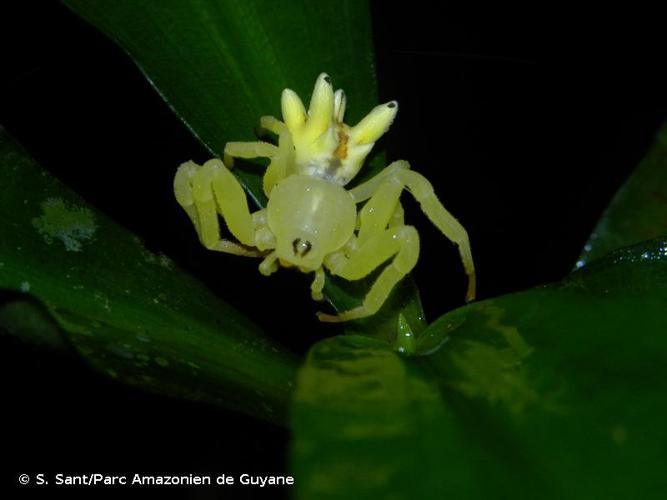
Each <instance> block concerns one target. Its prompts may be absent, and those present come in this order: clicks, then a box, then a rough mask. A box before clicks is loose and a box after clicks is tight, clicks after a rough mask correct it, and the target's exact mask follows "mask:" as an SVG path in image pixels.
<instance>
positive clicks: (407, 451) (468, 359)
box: [292, 238, 667, 498]
mask: <svg viewBox="0 0 667 500" xmlns="http://www.w3.org/2000/svg"><path fill="white" fill-rule="evenodd" d="M665 304H667V241H666V240H665V239H664V238H663V239H658V240H654V241H652V242H649V243H647V244H644V245H640V246H637V247H631V248H629V249H623V250H619V251H617V252H615V253H614V254H612V255H611V256H610V257H608V258H606V259H602V260H599V261H597V262H596V263H593V264H590V265H589V266H586V268H584V269H582V270H581V271H578V272H575V273H573V274H572V275H571V276H570V277H568V278H566V279H565V280H563V281H562V282H561V283H558V284H554V285H550V286H547V287H544V288H538V289H535V290H529V291H526V292H522V293H517V294H512V295H507V296H503V297H499V298H496V299H492V300H487V301H483V302H479V303H475V304H471V305H469V306H467V307H464V308H461V309H459V310H456V311H453V312H451V313H449V314H447V315H445V316H443V317H442V318H440V319H439V320H438V321H436V322H435V323H433V324H432V325H431V326H430V327H429V328H428V329H427V330H425V331H424V332H423V333H422V335H421V336H420V338H419V339H418V350H419V351H420V353H421V355H419V356H415V357H409V358H401V357H399V356H398V355H397V354H395V353H393V352H391V350H390V349H389V348H388V347H387V346H382V345H381V344H379V343H371V342H370V341H368V340H364V339H356V338H354V339H353V340H341V339H336V340H328V341H325V342H323V343H320V344H319V345H317V346H315V347H314V348H313V349H312V350H311V353H310V355H309V357H308V362H307V364H306V365H305V367H303V368H302V370H301V373H300V375H299V377H298V381H299V383H298V386H297V391H296V403H295V406H294V408H293V422H294V425H295V432H296V439H295V444H294V448H293V451H292V457H293V461H294V467H295V469H296V470H297V471H299V472H300V473H301V474H302V475H303V476H304V477H302V482H301V488H302V489H301V497H302V498H349V497H351V496H354V497H355V498H380V497H391V498H517V497H519V498H629V497H636V496H638V495H639V496H647V495H650V494H652V493H655V492H657V491H664V488H665V486H666V485H667V484H666V480H665V478H664V474H663V470H662V464H663V463H665V460H667V451H666V450H667V440H666V439H665V437H664V432H663V422H664V421H665V419H666V418H667V401H666V400H665V396H664V394H665V393H664V380H665V379H667V337H665V335H664V333H665V332H666V331H667V315H665ZM436 386H437V389H436V388H435V387H436ZM371 484H372V485H373V487H371V486H369V485H371ZM357 492H359V493H360V494H357ZM361 493H363V494H361Z"/></svg>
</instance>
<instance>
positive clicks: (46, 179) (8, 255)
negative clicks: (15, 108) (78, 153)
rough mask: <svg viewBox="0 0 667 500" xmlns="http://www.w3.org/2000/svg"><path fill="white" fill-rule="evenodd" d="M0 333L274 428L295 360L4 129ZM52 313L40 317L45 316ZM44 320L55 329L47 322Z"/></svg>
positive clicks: (0, 150)
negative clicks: (71, 352)
mask: <svg viewBox="0 0 667 500" xmlns="http://www.w3.org/2000/svg"><path fill="white" fill-rule="evenodd" d="M0 184H2V187H3V196H2V197H1V198H0V234H2V238H1V239H0V289H1V288H4V289H10V290H16V291H20V292H22V293H23V294H26V295H27V294H30V295H31V296H33V297H35V298H36V299H37V300H38V301H39V302H41V303H42V304H44V306H45V311H42V312H41V313H36V312H35V307H36V306H35V305H34V304H33V305H30V303H26V302H25V301H21V300H17V298H16V297H13V298H12V300H4V301H3V303H2V304H0V326H2V327H3V329H4V330H5V331H8V332H9V333H14V334H16V335H19V336H22V338H24V339H26V340H27V341H30V342H40V343H47V344H56V345H60V344H62V342H60V340H62V339H59V333H58V331H60V333H61V334H62V335H63V336H64V338H66V343H68V344H70V345H71V346H73V347H74V348H75V349H76V351H77V352H78V353H79V354H80V355H81V356H83V358H84V359H85V360H86V361H87V362H88V363H89V364H90V365H91V366H92V367H94V368H95V369H97V370H99V371H101V372H103V373H105V374H107V375H108V376H110V377H112V378H114V379H118V380H120V381H123V382H126V383H129V384H132V385H135V386H139V387H141V388H144V389H147V390H150V391H154V392H158V393H163V394H168V395H172V396H179V397H184V398H188V399H194V400H201V401H206V402H210V403H214V404H218V405H222V406H224V407H228V408H233V409H236V410H239V411H243V412H246V413H249V414H251V415H255V416H258V417H262V418H266V419H269V420H272V421H281V420H282V419H283V416H284V413H285V409H286V406H287V403H288V399H289V397H290V392H291V389H290V387H291V385H292V379H293V376H294V373H295V360H294V359H293V357H292V356H291V355H290V354H288V353H286V352H285V351H284V350H283V349H282V348H281V347H280V346H278V345H276V344H275V343H273V342H272V341H271V340H269V339H268V338H267V337H266V336H265V335H264V334H263V333H262V332H261V331H259V329H258V328H257V327H256V326H255V325H253V324H252V323H251V322H250V321H249V320H248V319H246V318H245V317H244V316H243V315H241V314H240V313H238V312H237V311H235V310H234V309H232V308H231V307H230V306H229V305H227V304H225V303H224V302H222V301H220V300H219V299H217V298H216V297H214V296H213V295H212V294H211V293H210V292H209V291H208V290H207V289H206V288H205V287H204V286H203V285H201V284H200V283H199V282H197V281H196V280H194V279H193V278H191V277H190V276H189V275H188V274H186V273H184V272H183V271H181V270H180V269H179V268H178V267H177V266H176V265H175V264H174V263H173V262H172V261H171V260H170V259H169V258H168V257H167V256H165V255H161V254H154V253H152V252H150V251H148V250H147V249H146V248H145V247H144V246H143V245H142V243H141V241H140V240H139V238H137V237H136V236H133V235H132V234H130V233H129V232H128V231H127V230H125V229H124V228H122V227H120V226H119V225H117V224H115V223H114V222H113V221H111V220H110V219H109V218H107V217H106V216H104V215H103V214H101V213H99V212H97V211H96V210H95V209H94V208H92V207H90V206H89V205H87V204H86V203H85V202H84V201H83V200H82V199H81V198H79V197H78V196H77V195H76V194H74V193H73V192H72V191H70V190H68V189H67V188H65V187H64V186H63V185H62V184H60V183H59V182H58V181H56V180H55V179H53V178H52V177H51V176H50V175H49V174H48V173H47V172H46V171H44V170H42V169H41V168H40V167H39V166H38V165H37V164H36V163H35V162H34V161H33V160H32V159H31V158H29V157H28V155H27V154H26V153H25V152H24V151H23V150H22V149H21V148H19V147H18V146H17V145H16V144H15V143H14V142H13V141H12V140H11V139H10V138H9V137H8V136H7V135H6V133H5V132H4V131H1V130H0ZM47 313H48V314H47ZM48 315H50V316H51V317H52V320H48Z"/></svg>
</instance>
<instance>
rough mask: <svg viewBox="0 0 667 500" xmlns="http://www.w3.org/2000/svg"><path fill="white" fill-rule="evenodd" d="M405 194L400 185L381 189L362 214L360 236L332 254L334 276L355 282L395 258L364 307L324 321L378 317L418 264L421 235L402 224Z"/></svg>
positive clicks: (330, 263)
mask: <svg viewBox="0 0 667 500" xmlns="http://www.w3.org/2000/svg"><path fill="white" fill-rule="evenodd" d="M402 190H403V186H402V185H401V184H400V183H399V182H382V183H380V184H379V185H377V186H376V189H375V192H374V193H373V195H372V197H371V199H370V200H369V201H368V203H366V205H365V206H364V207H363V208H362V209H361V211H360V213H359V232H358V236H357V237H356V239H354V240H352V241H351V242H350V244H348V245H347V248H346V249H343V250H341V251H339V252H336V253H334V254H332V255H331V256H330V257H329V258H328V259H327V260H326V261H325V265H326V266H327V268H328V269H329V270H330V272H331V274H334V275H337V276H340V277H342V278H344V279H346V280H350V281H352V280H358V279H361V278H363V277H365V276H367V275H368V274H370V273H371V272H372V271H373V270H374V269H376V268H377V267H379V266H380V265H381V264H382V263H384V262H386V261H387V260H388V259H390V258H392V257H394V258H393V260H392V261H391V262H390V263H389V264H388V265H387V266H386V267H385V268H384V269H383V270H382V273H380V276H378V278H377V280H376V281H375V283H373V285H372V286H371V288H370V290H369V291H368V293H367V294H366V297H364V300H363V303H362V305H361V306H359V307H357V308H355V309H350V310H349V311H344V312H342V313H340V314H338V315H330V314H323V313H318V318H319V319H320V321H327V322H338V321H349V320H351V319H358V318H364V317H366V316H370V315H372V314H375V313H376V312H377V311H378V310H379V309H380V307H381V306H382V304H384V302H385V300H387V297H388V296H389V293H390V292H391V290H392V289H393V288H394V286H395V285H396V284H397V283H398V282H399V281H400V280H401V279H403V278H404V277H405V275H406V274H408V273H409V272H410V271H411V270H412V268H414V267H415V264H417V259H418V258H419V235H418V234H417V230H416V229H415V228H414V227H412V226H405V225H403V224H402V218H403V208H402V207H401V204H400V202H399V198H400V196H401V191H402ZM387 226H389V227H387ZM346 253H347V255H346Z"/></svg>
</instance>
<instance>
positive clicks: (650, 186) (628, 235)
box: [577, 125, 667, 267]
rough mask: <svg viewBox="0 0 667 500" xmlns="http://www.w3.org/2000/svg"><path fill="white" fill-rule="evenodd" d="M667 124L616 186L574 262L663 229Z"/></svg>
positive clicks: (665, 218)
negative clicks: (629, 174) (639, 161)
mask: <svg viewBox="0 0 667 500" xmlns="http://www.w3.org/2000/svg"><path fill="white" fill-rule="evenodd" d="M665 172H667V125H663V127H662V129H661V130H660V131H658V134H657V137H656V140H655V143H654V144H653V147H652V148H651V149H650V151H649V152H648V153H647V155H646V157H645V158H644V159H643V160H642V162H641V163H640V164H639V166H638V167H637V169H636V170H635V171H634V172H633V173H632V175H631V176H630V178H629V179H628V180H627V181H626V182H625V184H624V185H623V186H622V187H621V189H619V191H618V192H617V193H616V195H615V196H614V199H613V200H612V201H611V204H610V205H609V207H608V208H607V210H606V211H605V212H604V214H603V215H602V218H601V219H600V221H599V222H598V224H597V226H596V227H595V229H594V230H593V233H592V234H591V237H590V239H589V240H588V242H587V243H586V245H585V247H584V251H583V252H582V254H581V256H580V258H579V261H578V262H577V266H579V267H581V266H582V265H584V264H586V263H588V262H590V261H592V260H595V259H597V258H600V257H603V256H605V255H606V254H607V253H609V252H610V251H611V250H615V249H617V248H621V247H624V246H628V245H634V244H637V243H639V242H641V241H645V240H649V239H652V238H656V237H658V236H660V235H662V234H665V233H667V175H665Z"/></svg>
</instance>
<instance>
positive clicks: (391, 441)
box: [291, 335, 454, 499]
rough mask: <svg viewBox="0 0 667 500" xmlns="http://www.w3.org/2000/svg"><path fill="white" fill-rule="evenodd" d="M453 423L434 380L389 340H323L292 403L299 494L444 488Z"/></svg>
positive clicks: (395, 493) (385, 494)
mask: <svg viewBox="0 0 667 500" xmlns="http://www.w3.org/2000/svg"><path fill="white" fill-rule="evenodd" d="M453 424H454V423H453V421H452V417H451V413H450V412H448V411H447V409H446V408H445V406H444V404H443V402H442V401H441V399H440V395H439V394H438V390H437V387H435V386H434V384H433V383H432V382H430V381H429V380H428V378H425V377H424V376H423V374H422V373H421V372H420V371H419V370H418V369H417V368H416V367H414V366H411V365H408V364H406V363H405V362H404V360H403V359H402V358H401V357H400V356H399V355H398V354H397V353H396V352H394V351H392V349H391V347H389V346H388V345H387V344H386V343H385V342H382V341H378V340H376V339H371V338H368V337H364V336H355V335H350V336H344V337H342V336H341V337H334V338H331V339H327V340H324V341H322V342H320V343H318V344H316V345H315V346H314V347H313V348H312V349H311V351H310V353H309V355H308V358H307V360H306V363H305V365H304V366H303V367H302V368H301V371H300V374H299V377H298V382H297V391H296V393H295V399H294V405H293V407H292V426H293V429H294V432H295V438H294V441H293V444H292V453H291V458H292V468H293V472H294V473H295V483H296V488H297V495H296V497H297V498H308V499H310V498H318V499H333V498H341V499H342V498H355V499H376V498H397V499H398V498H430V496H429V495H431V494H432V493H437V492H438V491H441V490H442V489H443V488H444V484H443V481H444V479H445V476H443V475H442V474H440V470H441V468H442V467H443V465H444V464H443V462H444V460H446V458H447V455H448V452H447V449H446V448H445V447H442V443H443V438H444V437H445V436H444V435H443V432H442V428H443V426H444V427H447V426H452V425H453ZM433 498H441V497H435V496H434V497H433Z"/></svg>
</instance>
